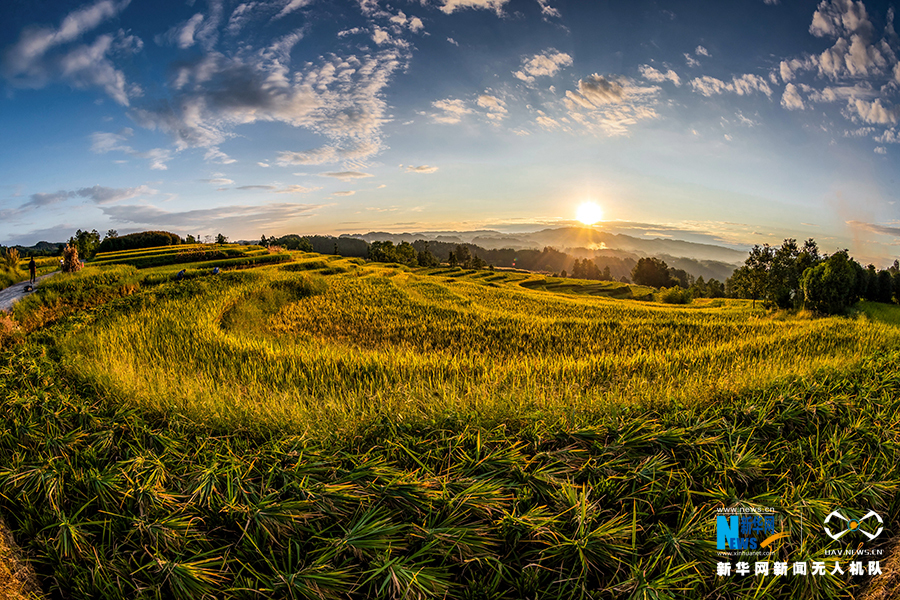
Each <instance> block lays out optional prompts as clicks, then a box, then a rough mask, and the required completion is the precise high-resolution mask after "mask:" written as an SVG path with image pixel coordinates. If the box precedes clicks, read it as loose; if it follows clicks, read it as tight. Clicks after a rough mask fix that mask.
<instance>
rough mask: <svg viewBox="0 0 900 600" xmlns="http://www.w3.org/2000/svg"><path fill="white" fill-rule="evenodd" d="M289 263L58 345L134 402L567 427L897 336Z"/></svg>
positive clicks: (272, 418)
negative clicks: (462, 417) (304, 268)
mask: <svg viewBox="0 0 900 600" xmlns="http://www.w3.org/2000/svg"><path fill="white" fill-rule="evenodd" d="M301 264H302V263H301ZM289 266H290V267H291V270H288V269H285V268H284V267H281V268H278V267H267V268H263V269H256V270H254V272H252V273H234V274H231V275H230V276H229V277H228V278H224V279H204V280H201V281H196V282H193V281H192V282H190V283H187V282H186V283H184V284H181V285H183V286H189V285H194V286H196V289H191V291H188V289H189V288H187V287H184V288H178V287H176V286H173V285H172V284H168V286H163V287H161V288H158V293H156V294H153V295H149V294H144V295H143V296H141V297H138V298H135V299H134V303H135V304H137V303H140V305H139V306H137V307H136V308H132V309H129V310H127V311H123V312H122V313H113V314H111V315H110V316H109V317H108V318H105V319H103V320H101V321H98V322H96V323H93V324H91V325H90V326H85V327H84V328H82V329H79V330H77V331H76V332H75V333H73V334H71V335H69V336H68V337H67V338H66V339H65V340H64V341H63V343H62V347H63V349H64V353H65V355H66V356H67V357H68V359H69V360H70V361H72V364H77V369H78V371H79V372H80V373H81V374H82V375H83V376H85V377H87V378H88V379H90V380H93V381H96V382H98V383H100V384H101V385H102V386H103V387H104V388H106V389H108V390H110V391H114V392H117V393H119V394H121V395H122V396H123V397H124V398H130V399H132V400H133V401H134V402H136V403H137V404H139V405H143V406H149V407H153V408H157V409H161V410H172V409H175V410H178V411H180V412H183V413H186V414H188V415H191V416H192V417H193V418H195V419H197V420H199V421H210V420H212V421H219V420H221V421H223V422H226V423H236V424H245V425H248V426H252V424H253V423H256V422H259V421H266V422H270V423H274V424H277V425H279V426H283V427H287V428H288V429H289V430H294V431H301V432H307V433H308V434H310V435H318V434H319V432H323V431H325V432H332V433H333V432H338V431H343V432H353V431H355V430H356V429H357V428H358V427H361V426H364V424H365V423H368V422H371V421H372V420H375V419H378V418H382V417H385V416H388V417H390V418H391V419H395V420H399V421H403V420H404V419H420V418H426V419H427V418H430V417H434V416H437V415H439V414H446V413H447V412H458V413H461V414H463V413H464V414H477V415H482V416H487V417H488V418H490V417H492V416H493V417H496V418H498V419H500V418H515V417H516V416H517V415H524V414H533V413H536V412H539V413H548V414H550V415H555V416H557V417H558V418H561V419H569V420H575V421H576V422H577V421H578V419H579V418H580V416H581V415H590V414H591V413H596V412H598V411H604V410H608V409H614V408H615V407H620V406H623V405H632V404H640V405H644V406H647V405H665V404H669V403H673V402H677V403H693V402H697V401H702V400H706V399H709V398H711V397H713V396H714V395H716V394H722V393H726V394H727V393H729V392H733V391H739V390H741V389H745V388H748V387H754V386H760V385H763V384H765V383H768V382H771V381H772V380H775V379H778V378H782V377H790V376H796V375H800V376H802V375H807V374H810V373H813V372H814V371H816V370H817V369H821V368H828V367H835V368H838V367H845V366H848V365H852V364H855V363H856V362H858V361H860V360H862V359H863V358H864V357H866V356H869V355H871V354H872V353H873V352H876V351H877V350H879V349H882V348H886V347H890V346H892V345H895V344H896V343H897V342H898V340H900V336H898V330H897V329H896V328H895V327H893V326H891V325H889V324H885V323H882V322H878V321H876V320H873V319H867V318H857V319H852V318H827V319H808V318H797V317H785V316H783V315H779V316H775V317H772V316H769V315H767V314H766V313H765V312H763V311H761V310H753V309H751V308H750V305H749V303H748V302H744V301H730V300H729V301H717V302H716V303H709V304H708V305H705V306H704V305H698V306H690V307H672V306H666V305H660V304H654V303H640V302H635V301H623V300H614V299H608V298H603V297H593V296H583V295H572V294H554V293H549V292H546V291H541V290H539V289H527V288H526V287H522V286H521V285H519V284H521V283H522V282H523V281H528V280H529V279H530V278H528V277H527V276H526V277H523V276H521V275H514V276H506V275H501V274H497V275H500V276H499V277H498V276H496V275H492V276H491V277H490V279H491V280H490V281H487V280H486V279H487V277H484V275H483V273H484V272H482V273H481V274H471V275H463V276H456V277H447V276H444V275H441V274H428V273H430V271H409V270H408V269H397V268H380V267H372V266H369V267H360V266H359V265H358V264H356V263H355V262H353V261H348V260H341V261H330V262H329V263H328V265H327V267H328V268H325V269H322V268H319V267H322V266H325V265H324V264H323V265H319V264H315V261H310V265H309V266H310V268H313V269H315V268H319V272H321V273H326V272H327V273H333V274H331V275H327V276H321V275H317V274H316V271H315V270H312V271H310V273H311V274H306V273H298V272H296V269H297V267H296V263H293V264H292V265H289ZM336 267H340V268H336ZM432 271H433V270H432ZM319 288H321V289H319ZM177 290H181V292H178V293H175V292H176V291H177ZM320 291H324V293H319V292H320Z"/></svg>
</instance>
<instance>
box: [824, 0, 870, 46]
mask: <svg viewBox="0 0 900 600" xmlns="http://www.w3.org/2000/svg"><path fill="white" fill-rule="evenodd" d="M871 27H872V23H871V22H870V21H869V16H868V14H866V7H865V5H864V4H863V3H862V2H861V1H860V2H854V0H823V1H822V2H820V3H819V6H818V8H817V10H816V12H815V13H813V19H812V24H810V26H809V32H810V33H811V34H813V35H815V36H817V37H826V36H828V37H834V36H838V35H843V34H847V33H854V32H857V31H864V30H867V29H870V28H871Z"/></svg>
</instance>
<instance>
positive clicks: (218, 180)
mask: <svg viewBox="0 0 900 600" xmlns="http://www.w3.org/2000/svg"><path fill="white" fill-rule="evenodd" d="M200 181H203V182H205V183H211V184H212V185H231V184H232V183H234V180H233V179H228V178H227V177H213V178H212V179H201V180H200Z"/></svg>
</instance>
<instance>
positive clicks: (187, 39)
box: [156, 13, 203, 50]
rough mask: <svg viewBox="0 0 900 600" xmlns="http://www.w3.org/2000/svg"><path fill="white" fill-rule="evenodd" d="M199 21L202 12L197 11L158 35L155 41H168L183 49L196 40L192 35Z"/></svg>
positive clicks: (199, 23) (201, 20)
mask: <svg viewBox="0 0 900 600" xmlns="http://www.w3.org/2000/svg"><path fill="white" fill-rule="evenodd" d="M201 23H203V13H197V14H195V15H194V16H193V17H191V18H190V19H188V20H187V21H185V22H184V23H180V24H178V25H176V26H174V27H172V28H171V29H169V31H167V32H166V33H165V34H164V35H161V36H158V37H157V40H156V41H157V43H158V44H162V43H169V44H173V45H175V46H177V47H178V48H180V49H182V50H185V49H186V48H190V47H191V46H193V45H194V44H195V43H196V42H197V40H196V39H194V36H195V35H196V34H197V29H198V28H199V27H200V25H201Z"/></svg>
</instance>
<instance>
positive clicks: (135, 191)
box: [19, 185, 157, 210]
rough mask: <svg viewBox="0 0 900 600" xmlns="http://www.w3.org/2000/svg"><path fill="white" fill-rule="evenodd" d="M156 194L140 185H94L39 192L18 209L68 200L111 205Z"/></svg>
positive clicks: (155, 191) (38, 206)
mask: <svg viewBox="0 0 900 600" xmlns="http://www.w3.org/2000/svg"><path fill="white" fill-rule="evenodd" d="M156 193H157V190H154V189H152V188H150V187H147V186H146V185H141V186H138V187H133V188H111V187H104V186H102V185H95V186H93V187H86V188H81V189H78V190H72V191H66V190H59V191H58V192H53V193H44V192H39V193H36V194H32V195H31V196H30V197H29V200H28V202H26V203H25V204H23V205H22V206H21V207H20V208H19V210H22V209H26V208H31V207H34V208H42V207H45V206H50V205H53V204H59V203H60V202H64V201H65V200H68V199H69V198H87V199H88V200H91V201H93V202H94V203H96V204H113V203H115V202H121V201H122V200H129V199H131V198H136V197H138V196H152V195H154V194H156Z"/></svg>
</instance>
